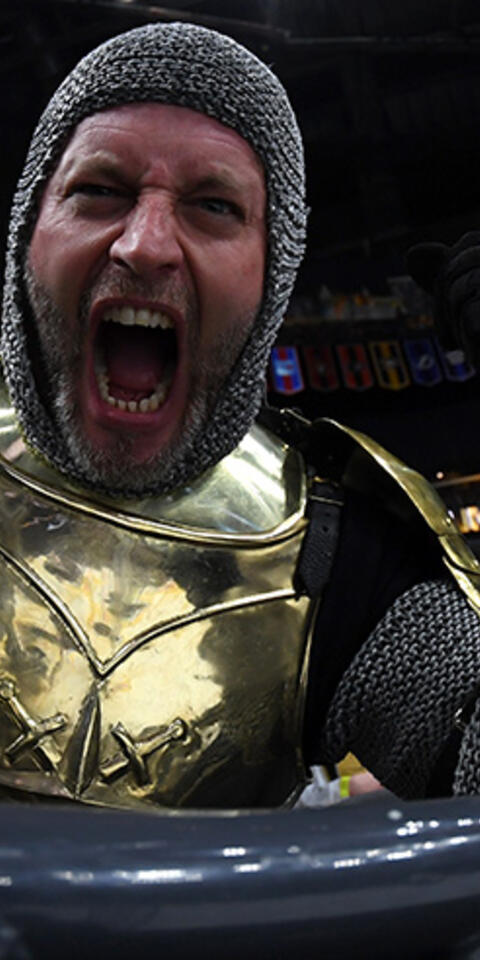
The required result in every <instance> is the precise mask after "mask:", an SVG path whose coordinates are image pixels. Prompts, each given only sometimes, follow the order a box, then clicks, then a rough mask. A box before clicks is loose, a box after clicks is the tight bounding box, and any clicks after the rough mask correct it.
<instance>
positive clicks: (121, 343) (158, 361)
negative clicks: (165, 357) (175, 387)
mask: <svg viewBox="0 0 480 960" xmlns="http://www.w3.org/2000/svg"><path fill="white" fill-rule="evenodd" d="M104 356H105V361H106V365H107V375H108V384H109V392H110V393H111V395H112V396H114V397H117V398H118V399H125V400H130V399H133V400H138V399H141V398H142V397H148V396H150V394H152V393H153V392H154V390H155V388H156V386H157V384H158V383H159V381H160V380H161V379H162V374H163V370H164V364H163V361H162V357H161V355H160V351H159V343H158V333H156V332H155V330H151V329H148V327H124V326H120V325H119V324H115V332H114V335H113V336H110V337H109V338H108V340H107V343H106V344H105V352H104Z"/></svg>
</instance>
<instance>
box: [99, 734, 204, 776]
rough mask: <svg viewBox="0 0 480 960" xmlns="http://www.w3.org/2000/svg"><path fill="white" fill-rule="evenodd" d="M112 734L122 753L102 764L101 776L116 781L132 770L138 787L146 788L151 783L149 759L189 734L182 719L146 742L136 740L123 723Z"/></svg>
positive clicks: (153, 735)
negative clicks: (161, 748) (169, 744)
mask: <svg viewBox="0 0 480 960" xmlns="http://www.w3.org/2000/svg"><path fill="white" fill-rule="evenodd" d="M111 732H112V735H113V736H114V737H115V740H116V741H117V743H118V744H119V745H120V748H121V751H122V752H121V753H117V754H115V756H114V757H112V758H111V759H110V760H105V762H104V763H102V765H101V767H100V776H101V777H102V779H103V780H106V781H108V780H114V779H116V778H117V777H121V776H123V774H124V773H126V772H127V771H128V770H130V769H131V771H132V773H133V776H134V777H135V780H136V781H137V783H138V785H139V786H145V785H146V784H147V783H150V782H151V781H150V774H149V772H148V767H147V758H148V757H149V756H150V755H151V754H152V753H155V751H156V750H159V749H160V747H164V746H165V745H166V744H167V743H171V742H172V741H175V740H183V738H184V737H185V735H186V733H187V724H186V723H185V721H184V720H181V719H180V717H176V718H175V720H173V721H172V723H171V724H170V725H169V726H168V727H166V728H165V727H164V728H163V729H162V730H159V731H157V732H156V733H154V734H152V735H151V736H150V737H148V738H147V739H146V740H134V739H133V737H131V736H130V734H129V732H128V730H126V728H125V727H124V726H123V724H122V723H116V724H115V726H114V727H112V731H111Z"/></svg>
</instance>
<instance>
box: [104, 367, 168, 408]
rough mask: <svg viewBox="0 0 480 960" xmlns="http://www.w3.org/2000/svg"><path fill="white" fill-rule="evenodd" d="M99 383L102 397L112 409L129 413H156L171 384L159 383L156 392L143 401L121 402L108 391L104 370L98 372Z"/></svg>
mask: <svg viewBox="0 0 480 960" xmlns="http://www.w3.org/2000/svg"><path fill="white" fill-rule="evenodd" d="M96 375H97V383H98V388H99V391H100V396H101V397H102V399H103V400H106V402H107V403H108V404H109V406H111V407H117V409H118V410H125V411H128V412H129V413H154V412H155V410H158V408H159V407H160V406H161V404H162V403H163V402H164V400H165V397H166V395H167V390H168V387H169V382H170V381H168V382H167V381H166V382H164V383H158V384H157V386H156V389H155V391H154V392H153V393H152V394H150V396H149V397H143V398H142V399H141V400H121V399H120V398H118V397H113V396H112V395H111V393H109V391H108V379H107V376H106V374H105V372H104V371H103V370H99V369H97V370H96Z"/></svg>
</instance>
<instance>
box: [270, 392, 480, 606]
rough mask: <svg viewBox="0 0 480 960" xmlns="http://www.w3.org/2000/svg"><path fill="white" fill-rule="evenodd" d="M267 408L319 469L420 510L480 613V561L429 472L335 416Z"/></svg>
mask: <svg viewBox="0 0 480 960" xmlns="http://www.w3.org/2000/svg"><path fill="white" fill-rule="evenodd" d="M269 413H270V414H273V418H272V419H271V420H270V422H271V424H272V427H271V428H273V424H274V423H275V427H276V432H277V433H280V435H281V436H282V439H284V440H287V441H288V442H289V443H292V445H293V446H297V448H299V449H300V450H301V452H302V454H303V456H304V457H305V459H306V462H307V463H310V464H312V465H313V466H314V468H315V470H316V471H317V472H320V474H322V475H323V476H328V477H329V478H333V480H337V481H341V482H342V483H343V484H344V486H345V487H351V488H355V489H363V490H369V491H370V492H371V491H374V492H375V494H376V495H377V496H379V497H380V499H381V500H382V502H383V503H385V504H386V505H387V506H389V507H390V509H392V510H393V511H394V512H396V513H399V514H400V515H402V514H403V515H407V516H408V515H410V516H411V515H412V512H413V513H416V514H417V515H419V516H420V517H421V518H422V520H423V521H424V522H425V523H426V524H427V526H428V527H429V528H430V530H431V531H432V532H433V533H434V534H435V536H436V537H437V540H438V543H439V545H440V547H441V549H442V552H443V561H444V563H445V565H446V567H447V568H448V570H449V571H450V573H451V575H452V576H453V577H454V579H455V580H456V582H457V584H458V586H459V587H460V589H461V590H462V592H463V593H464V594H465V595H466V597H467V599H468V601H469V603H470V604H471V605H472V607H473V608H474V609H475V611H476V612H477V613H479V614H480V563H479V561H478V560H477V558H476V557H475V556H474V554H473V553H472V551H471V550H470V548H469V547H468V546H467V544H466V542H465V540H464V538H463V537H462V535H461V534H460V533H459V531H458V529H457V527H456V526H455V523H454V521H453V520H452V518H451V516H450V515H449V513H448V511H447V508H446V506H445V504H444V502H443V500H442V499H441V497H440V496H439V494H438V493H437V491H436V490H435V489H434V487H433V486H432V485H431V484H430V483H429V482H428V480H426V479H425V477H423V476H422V475H421V474H420V473H418V472H417V471H416V470H412V468H411V467H408V466H407V465H406V464H404V463H403V462H402V461H401V460H399V459H398V458H397V457H395V456H394V455H393V454H391V453H389V452H388V451H387V450H385V448H384V447H382V446H381V445H380V444H379V443H377V442H376V441H375V440H372V438H371V437H368V436H367V435H366V434H364V433H361V432H360V431H359V430H354V429H353V428H351V427H346V426H344V425H343V424H341V423H338V422H337V421H335V420H330V419H326V418H325V419H320V420H315V421H313V422H310V421H308V420H306V419H304V418H303V417H302V416H299V414H297V413H296V412H294V411H290V410H288V411H285V410H282V411H273V410H272V411H269ZM265 425H266V424H265Z"/></svg>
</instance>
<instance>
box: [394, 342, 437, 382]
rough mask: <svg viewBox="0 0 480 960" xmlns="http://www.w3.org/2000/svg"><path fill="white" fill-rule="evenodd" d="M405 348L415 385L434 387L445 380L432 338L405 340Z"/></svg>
mask: <svg viewBox="0 0 480 960" xmlns="http://www.w3.org/2000/svg"><path fill="white" fill-rule="evenodd" d="M403 347H404V350H405V354H406V357H407V361H408V365H409V367H410V372H411V374H412V379H413V381H414V383H418V384H419V385H420V386H421V387H434V386H435V385H436V384H437V383H440V382H441V381H442V380H443V375H442V371H441V368H440V364H439V362H438V359H437V354H436V351H435V347H434V345H433V342H432V340H430V337H418V338H417V337H415V339H412V340H404V341H403Z"/></svg>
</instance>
